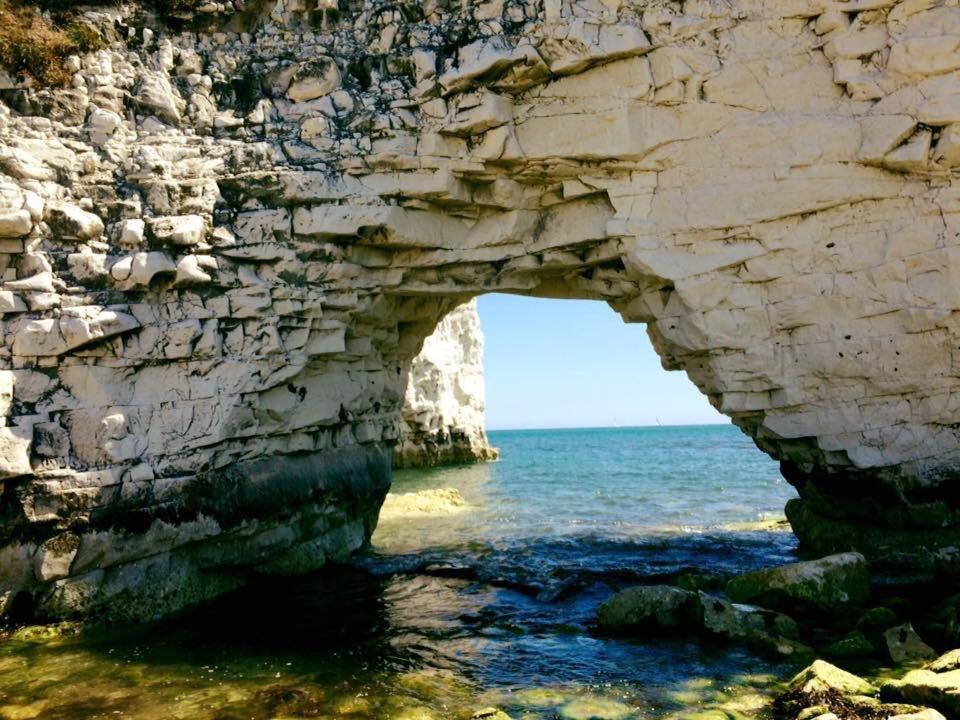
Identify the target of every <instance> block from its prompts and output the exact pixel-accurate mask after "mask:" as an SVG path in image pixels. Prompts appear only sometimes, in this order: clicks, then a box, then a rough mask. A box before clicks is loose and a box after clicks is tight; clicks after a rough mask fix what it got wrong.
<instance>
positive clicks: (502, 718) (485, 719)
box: [470, 707, 511, 720]
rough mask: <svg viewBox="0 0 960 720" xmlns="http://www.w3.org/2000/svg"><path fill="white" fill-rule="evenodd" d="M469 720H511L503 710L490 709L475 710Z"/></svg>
mask: <svg viewBox="0 0 960 720" xmlns="http://www.w3.org/2000/svg"><path fill="white" fill-rule="evenodd" d="M470 720H511V718H510V716H509V715H507V714H506V713H505V712H504V711H503V710H499V709H497V708H493V707H490V708H484V709H483V710H477V712H475V713H474V714H473V715H471V716H470Z"/></svg>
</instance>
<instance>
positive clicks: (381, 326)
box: [0, 0, 960, 616]
mask: <svg viewBox="0 0 960 720" xmlns="http://www.w3.org/2000/svg"><path fill="white" fill-rule="evenodd" d="M311 5H312V4H311ZM204 7H205V8H207V9H208V10H212V11H217V10H218V7H216V6H214V4H209V6H206V5H205V6H204ZM225 9H226V8H225V7H224V8H219V10H221V11H222V10H225ZM314 9H315V8H312V7H306V6H305V5H304V4H302V3H298V2H294V1H293V0H278V1H277V2H275V3H266V4H264V7H263V8H262V11H263V12H262V15H263V19H264V22H263V23H262V24H260V25H259V26H258V27H257V28H252V29H250V32H249V33H247V34H242V35H241V34H238V33H236V32H234V30H232V29H231V28H233V25H231V23H230V22H229V19H227V20H225V21H224V24H223V25H222V26H220V28H221V29H222V30H223V32H222V33H221V34H216V33H215V32H214V30H216V29H217V27H216V23H217V22H218V20H216V19H214V20H212V21H211V22H213V23H214V27H213V28H209V27H208V28H207V29H206V30H204V31H202V32H199V33H194V32H188V31H184V32H183V33H182V34H180V35H177V36H176V37H175V40H176V42H171V40H170V38H168V37H164V36H163V35H161V36H156V37H149V38H147V37H146V36H144V35H143V33H142V32H141V31H140V30H137V31H136V32H138V33H139V35H138V37H139V38H140V39H141V40H142V41H143V43H144V44H143V46H142V47H141V46H139V45H131V46H129V47H126V46H122V45H120V44H119V43H117V44H114V45H113V46H112V47H111V48H110V49H108V50H104V51H102V52H101V53H100V54H99V55H97V56H90V57H88V58H85V59H84V60H83V61H82V62H81V63H80V70H79V71H78V72H77V73H76V76H75V78H74V87H73V88H72V89H70V90H59V91H45V90H41V91H35V90H28V89H26V90H25V89H20V90H14V91H12V92H10V93H8V97H7V100H8V101H9V102H10V104H11V106H12V107H13V109H14V112H12V113H7V112H5V113H4V115H3V122H2V124H0V135H2V138H3V140H4V142H5V147H4V149H3V152H2V155H0V167H2V169H3V172H4V173H5V178H4V181H3V185H2V199H3V208H4V210H3V214H2V215H0V235H2V237H3V239H2V242H3V248H2V249H3V250H4V253H5V255H4V258H5V259H4V262H5V263H6V264H5V265H4V267H8V268H9V271H8V275H7V278H9V279H7V280H6V282H5V283H4V285H3V290H2V293H0V303H2V305H0V307H2V309H3V312H4V331H5V333H6V349H7V352H6V354H5V355H4V359H3V362H4V364H5V370H4V373H3V376H2V377H3V382H4V386H3V387H4V392H3V393H2V394H0V397H2V398H3V399H4V410H5V412H4V415H5V416H6V418H7V422H6V426H5V427H4V428H3V429H2V433H0V440H2V447H3V453H2V458H3V462H2V464H0V477H2V478H3V479H2V485H0V487H2V488H3V490H4V492H3V495H2V515H0V517H2V518H3V523H2V528H0V539H2V549H0V599H2V600H3V602H0V610H2V607H3V606H5V605H6V604H7V603H10V602H12V599H13V598H14V597H16V596H17V594H18V593H21V596H22V594H29V595H31V596H33V597H34V598H35V600H36V602H37V603H38V604H39V606H40V607H41V609H42V610H43V611H44V612H48V613H51V614H71V613H88V612H98V611H104V612H108V613H112V614H114V615H118V616H130V615H141V616H142V615H150V614H153V613H155V612H162V611H165V610H168V609H171V608H173V607H176V606H179V605H182V604H184V603H187V602H192V601H194V600H198V599H201V598H203V597H207V596H209V595H211V594H214V593H216V592H220V591H222V590H225V589H228V588H230V587H234V586H236V585H237V584H239V583H241V582H242V581H243V580H244V578H245V576H246V575H247V574H248V573H249V572H251V571H252V570H253V569H255V570H256V571H257V572H294V571H301V570H306V569H310V568H313V567H317V566H319V565H321V564H323V562H325V560H326V559H327V558H328V557H337V556H340V555H342V554H344V553H347V552H349V551H351V550H353V549H355V548H357V547H359V546H360V545H361V544H362V543H363V542H364V540H365V538H366V537H367V536H368V535H369V533H370V532H371V530H372V527H373V524H374V523H375V518H376V512H377V508H378V506H379V503H380V500H381V499H382V497H383V494H384V493H385V492H386V488H387V485H388V481H389V454H390V446H391V445H392V443H394V442H395V441H396V438H397V432H398V430H397V419H398V413H399V408H400V403H401V401H402V398H403V394H404V392H403V391H404V382H405V377H406V373H405V369H406V367H407V365H408V363H409V362H410V360H411V359H412V358H413V357H414V356H415V355H416V352H417V350H418V348H419V346H420V343H421V342H422V341H423V338H425V337H426V336H427V335H428V334H429V332H430V331H431V330H432V328H433V327H435V325H436V323H437V322H438V321H439V319H440V318H441V317H442V316H443V315H444V314H445V313H446V312H448V311H449V310H450V309H452V308H453V307H455V306H456V305H457V304H458V303H460V302H462V301H463V300H465V299H468V298H471V297H474V296H476V295H478V294H481V293H484V292H494V291H499V292H517V293H528V294H533V295H539V296H542V297H581V298H592V299H599V300H604V301H606V302H608V303H609V304H611V305H612V306H613V307H614V308H615V309H616V310H617V311H618V312H620V313H621V314H622V315H623V317H624V319H625V320H627V321H630V322H644V323H647V324H648V327H649V329H650V333H651V336H652V338H653V341H654V344H655V347H656V348H657V350H658V352H659V353H660V355H661V357H663V358H664V362H665V364H666V365H667V366H668V367H670V368H674V369H682V370H684V371H686V372H687V373H688V375H689V376H690V377H691V379H692V380H693V381H694V382H695V383H696V384H697V386H698V387H699V388H700V389H701V390H702V391H703V392H705V393H706V394H707V395H708V397H710V399H711V401H712V402H713V403H714V404H715V406H717V407H718V409H720V410H721V411H722V412H724V413H726V414H727V415H729V416H730V417H732V418H733V420H734V422H736V423H737V424H738V425H739V426H740V427H741V428H743V429H744V430H745V431H746V432H747V433H748V434H750V435H751V436H752V437H753V438H754V439H755V440H756V441H757V444H758V445H759V446H760V447H761V448H763V449H764V450H766V451H767V452H769V453H771V454H772V455H774V456H775V457H778V458H779V459H781V461H782V462H783V463H784V468H785V473H786V475H787V477H788V479H790V480H791V482H793V483H794V484H795V485H797V487H798V488H799V490H800V492H801V496H802V497H803V500H802V502H801V503H800V504H798V505H795V506H794V507H793V509H792V510H791V519H792V520H793V521H794V524H795V527H796V528H797V529H798V531H799V533H800V535H801V538H802V539H803V540H805V541H806V542H807V543H809V544H811V545H814V546H817V547H821V548H828V547H834V546H836V545H837V544H841V543H842V544H852V545H855V546H856V547H858V548H860V549H863V550H864V551H866V552H868V553H869V554H871V556H872V557H873V558H874V559H881V560H889V559H891V558H893V559H896V558H895V557H894V555H893V554H892V553H891V552H890V548H891V546H897V545H900V544H902V543H904V542H907V541H910V542H912V543H913V546H915V547H916V546H917V542H916V541H922V543H921V544H922V548H921V549H922V550H923V552H921V553H920V554H916V553H911V554H910V562H911V563H914V564H919V566H921V567H925V568H933V567H934V566H935V565H936V564H937V563H941V562H944V561H946V562H949V561H950V559H951V558H952V554H951V552H952V551H950V550H949V549H950V548H951V547H952V546H953V545H954V541H955V539H956V527H957V522H956V521H957V518H956V512H957V511H956V510H955V505H956V503H955V498H956V490H955V487H956V472H955V466H956V463H957V454H958V447H960V441H958V435H957V430H956V427H955V424H956V420H957V416H958V411H957V407H956V397H957V395H956V393H955V388H956V387H957V381H956V377H955V370H954V357H955V353H956V348H957V347H960V344H958V343H957V321H956V310H957V309H958V308H960V297H958V296H957V291H956V283H955V282H954V276H955V275H956V273H957V269H956V266H957V263H958V257H957V252H956V246H957V245H956V243H957V238H958V236H960V230H958V224H960V222H958V218H960V205H958V202H957V197H958V195H957V189H956V188H957V183H956V180H955V178H956V171H955V169H954V168H955V166H957V165H958V164H960V151H958V147H960V135H958V133H960V131H958V128H960V105H958V101H957V98H960V74H958V67H960V64H958V63H957V62H956V57H957V54H956V47H957V45H958V44H960V9H958V8H957V7H956V4H955V3H954V2H952V1H950V0H942V1H939V2H932V3H925V4H916V3H910V2H899V1H898V0H877V1H874V0H870V1H869V2H866V1H861V0H855V1H854V2H846V3H832V2H822V1H821V0H791V1H790V2H777V3H767V2H755V1H754V0H737V1H736V2H730V3H726V2H725V3H716V2H710V1H709V0H688V1H687V2H683V3H679V2H673V1H672V0H650V1H649V2H647V1H640V0H603V1H602V2H601V1H600V0H576V1H574V0H523V1H522V2H521V1H520V0H511V1H510V2H505V3H502V2H499V1H497V0H494V1H492V2H481V3H469V2H465V3H461V4H460V5H456V4H453V3H444V4H435V3H427V4H425V5H424V6H423V7H421V8H419V9H418V10H417V12H415V13H413V14H411V13H407V12H404V10H403V8H402V7H400V8H398V7H395V6H393V5H390V6H385V5H380V4H379V3H372V2H368V3H364V4H363V6H362V8H361V7H360V5H359V3H357V4H354V5H351V6H350V7H349V8H347V9H346V11H345V12H344V14H343V16H342V17H341V18H340V19H339V20H338V21H337V23H336V24H334V25H333V26H332V27H328V28H327V30H329V32H326V31H325V30H324V28H320V29H319V31H315V30H314V29H312V25H311V23H310V22H303V20H304V18H303V13H304V12H307V13H310V12H313V10H314ZM123 12H124V11H122V10H119V11H118V10H109V11H103V12H102V13H101V14H100V15H99V16H98V15H96V13H94V14H93V15H91V16H90V18H91V19H92V20H93V21H97V18H98V17H99V18H100V22H102V23H103V24H104V25H105V26H106V25H110V24H111V23H113V21H114V20H115V19H116V18H115V17H113V16H114V15H116V14H117V13H120V14H122V13H123ZM131 17H132V16H131ZM308 19H309V18H308ZM258 77H259V78H262V81H261V84H260V86H259V87H256V83H255V81H254V80H251V78H258ZM251 83H253V85H254V87H253V88H251V87H250V84H251ZM238 88H242V89H243V90H244V92H243V93H242V94H243V95H244V97H245V98H247V99H250V98H252V102H250V103H247V102H244V103H242V105H243V107H242V108H240V107H239V105H240V104H239V103H238V101H237V92H238ZM258 92H259V95H258V94H257V93H258ZM247 96H250V97H247ZM231 98H232V99H233V100H234V101H237V102H235V106H234V107H231V106H228V105H227V103H228V101H229V100H230V99H231ZM218 103H220V105H218ZM248 105H249V107H248ZM37 116H44V117H37ZM93 211H95V212H93ZM825 518H826V519H827V520H825ZM901 559H902V558H901Z"/></svg>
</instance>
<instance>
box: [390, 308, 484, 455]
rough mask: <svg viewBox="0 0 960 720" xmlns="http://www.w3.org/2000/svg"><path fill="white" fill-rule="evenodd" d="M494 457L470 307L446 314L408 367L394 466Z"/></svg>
mask: <svg viewBox="0 0 960 720" xmlns="http://www.w3.org/2000/svg"><path fill="white" fill-rule="evenodd" d="M496 457H497V451H496V450H495V449H494V448H492V447H490V443H489V441H488V440H487V432H486V393H485V389H484V375H483V330H482V328H481V327H480V315H479V314H478V313H477V305H476V302H469V303H465V304H464V305H461V306H460V307H458V308H456V309H455V310H453V311H452V312H450V314H449V315H447V316H446V317H445V318H443V320H441V321H440V324H439V325H438V326H437V329H436V330H434V331H433V334H432V335H430V337H428V338H427V339H426V340H425V341H424V343H423V349H422V350H421V351H420V354H419V355H417V357H415V358H414V360H413V362H412V363H411V365H410V381H409V382H408V384H407V392H406V396H405V400H404V405H403V411H402V413H401V424H400V441H399V443H397V446H396V448H395V449H394V452H393V466H394V467H405V468H407V467H424V466H428V465H443V464H456V463H468V462H483V461H485V460H493V459H495V458H496Z"/></svg>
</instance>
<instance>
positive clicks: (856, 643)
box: [824, 630, 877, 658]
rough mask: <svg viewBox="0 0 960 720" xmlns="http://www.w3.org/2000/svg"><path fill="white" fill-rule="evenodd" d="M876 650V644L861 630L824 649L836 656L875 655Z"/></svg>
mask: <svg viewBox="0 0 960 720" xmlns="http://www.w3.org/2000/svg"><path fill="white" fill-rule="evenodd" d="M876 651H877V648H876V646H875V645H874V644H873V643H872V642H870V640H869V639H868V638H867V636H866V635H864V634H863V633H862V632H860V631H859V630H855V631H853V632H851V633H849V634H848V635H847V636H846V637H844V638H841V639H840V640H837V641H836V642H834V643H831V644H830V645H829V646H827V647H826V648H825V650H824V652H825V653H826V654H827V655H829V656H830V657H836V658H847V657H865V656H868V655H873V654H874V653H875V652H876Z"/></svg>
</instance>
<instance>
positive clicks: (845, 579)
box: [727, 553, 870, 611]
mask: <svg viewBox="0 0 960 720" xmlns="http://www.w3.org/2000/svg"><path fill="white" fill-rule="evenodd" d="M727 596H728V597H729V598H730V599H731V600H732V601H734V602H741V603H755V604H758V605H763V606H765V607H777V608H785V609H815V610H821V611H829V610H833V609H836V608H838V607H841V606H846V605H858V604H860V603H862V602H864V601H865V600H866V599H867V598H868V597H869V596H870V575H869V572H868V571H867V561H866V560H865V559H864V557H863V555H860V554H859V553H840V554H838V555H829V556H827V557H824V558H821V559H819V560H811V561H807V562H798V563H791V564H789V565H783V566H781V567H776V568H768V569H764V570H758V571H756V572H752V573H747V574H746V575H740V576H739V577H735V578H733V579H732V580H731V581H730V582H729V583H727Z"/></svg>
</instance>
